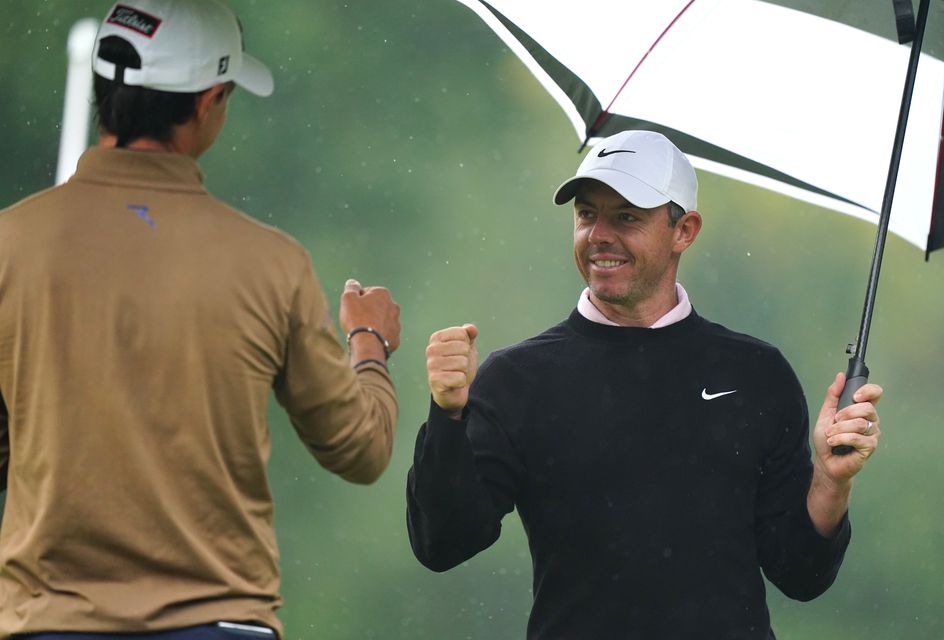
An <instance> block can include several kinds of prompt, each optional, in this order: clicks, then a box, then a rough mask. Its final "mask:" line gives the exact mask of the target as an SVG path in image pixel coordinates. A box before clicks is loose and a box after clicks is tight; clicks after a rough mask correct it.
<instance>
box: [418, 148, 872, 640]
mask: <svg viewBox="0 0 944 640" xmlns="http://www.w3.org/2000/svg"><path fill="white" fill-rule="evenodd" d="M696 194H697V181H696V178H695V172H694V170H693V169H692V167H691V164H690V163H689V162H688V160H687V158H685V156H684V155H683V154H682V153H681V152H680V151H679V150H678V149H677V148H676V147H675V146H674V145H673V144H672V143H671V142H670V141H669V140H668V139H666V138H665V137H664V136H662V135H661V134H657V133H651V132H646V131H624V132H622V133H619V134H616V135H614V136H611V137H610V138H607V139H606V140H604V141H602V142H601V143H600V144H598V145H597V146H596V147H595V148H594V149H593V150H591V152H590V153H589V155H588V156H587V158H586V159H585V160H584V161H583V163H582V164H581V165H580V168H579V169H578V171H577V175H576V176H574V177H573V178H572V179H570V180H568V181H567V182H565V183H564V184H563V185H561V187H560V188H559V189H558V190H557V192H556V194H555V197H554V199H555V202H556V203H557V204H565V203H567V202H570V201H571V200H573V201H574V212H575V218H574V257H575V259H576V263H577V268H578V269H579V270H580V273H581V274H582V275H583V277H584V279H585V280H586V282H587V288H586V289H585V290H584V292H583V293H582V294H581V296H580V299H579V302H578V304H577V308H576V309H575V310H574V311H573V312H572V313H571V314H570V317H568V318H567V319H565V320H564V321H563V322H561V323H560V324H558V325H557V326H554V327H552V328H550V329H548V330H547V331H545V332H544V333H542V334H540V335H538V336H536V337H534V338H531V339H529V340H525V341H524V342H522V343H520V344H517V345H514V346H511V347H508V348H506V349H502V350H500V351H497V352H495V353H493V354H492V355H491V356H490V357H489V358H488V359H487V360H486V361H485V363H483V365H482V367H481V370H479V371H478V372H477V354H476V350H475V338H476V335H477V329H476V328H475V326H474V325H470V324H467V325H463V326H461V327H451V328H448V329H444V330H442V331H437V332H436V333H434V334H433V335H432V336H431V338H430V344H429V346H428V348H427V366H428V372H429V383H430V388H431V390H432V399H433V402H432V403H431V407H430V412H429V418H428V421H427V423H426V424H425V425H423V427H422V428H421V429H420V433H419V436H418V438H417V443H416V452H415V459H414V464H413V468H412V469H411V470H410V472H409V477H408V489H407V504H408V514H407V516H408V525H409V532H410V540H411V543H412V546H413V551H414V553H415V554H416V556H417V558H418V559H419V560H420V562H422V563H423V564H424V565H425V566H427V567H429V568H430V569H432V570H434V571H445V570H447V569H450V568H452V567H454V566H456V565H457V564H459V563H461V562H463V561H465V560H467V559H468V558H470V557H472V556H473V555H475V554H476V553H478V552H479V551H481V550H483V549H485V548H486V547H488V546H489V545H491V544H492V543H493V542H495V540H496V539H497V538H498V536H499V533H500V530H501V519H502V517H503V516H504V515H505V514H506V513H508V512H510V511H511V510H512V509H514V508H517V509H518V512H519V514H520V516H521V520H522V522H523V523H524V527H525V530H526V532H527V535H528V543H529V546H530V549H531V555H532V559H533V565H534V605H533V608H532V611H531V616H530V619H529V623H528V638H529V639H533V640H537V639H540V640H550V639H555V640H556V639H588V638H592V639H596V638H600V639H613V638H633V639H635V638H640V639H643V638H645V639H658V640H662V639H671V638H713V639H716V638H730V639H754V638H756V639H769V638H773V637H774V635H773V631H772V630H771V627H770V617H769V614H768V611H767V605H766V599H765V590H764V582H763V579H762V577H761V572H763V574H764V575H766V576H767V578H768V579H769V580H770V581H771V582H773V583H774V584H775V585H776V586H777V587H778V588H779V589H781V590H782V591H783V592H784V593H785V594H786V595H788V596H790V597H792V598H796V599H799V600H809V599H812V598H815V597H817V596H818V595H820V594H821V593H823V591H825V590H826V589H827V588H828V587H829V586H830V584H832V582H833V580H834V579H835V577H836V574H837V572H838V570H839V566H840V564H841V563H842V558H843V554H844V552H845V549H846V546H847V545H848V543H849V536H850V525H849V521H848V518H847V509H848V503H849V495H850V491H851V487H852V478H853V476H854V475H855V474H856V473H858V471H859V470H861V469H862V467H863V465H864V463H865V461H866V460H867V459H868V458H869V457H870V456H871V455H872V453H873V452H874V451H875V449H876V447H877V444H878V438H879V428H878V421H879V419H878V415H877V414H876V412H875V403H876V402H877V401H878V400H879V398H880V397H881V394H882V389H881V388H880V387H879V386H877V385H874V384H867V385H865V386H863V387H862V388H861V389H859V391H858V392H857V393H856V395H855V401H856V404H853V405H852V406H849V407H847V408H845V409H842V410H841V411H837V406H838V400H839V394H840V392H841V390H842V387H843V384H844V378H843V374H841V373H840V374H838V375H837V376H836V379H835V381H834V382H833V384H832V385H830V386H829V388H828V389H827V391H826V398H825V400H824V402H823V406H822V410H821V411H820V414H819V417H818V419H817V422H816V425H815V428H814V431H813V443H814V446H815V455H813V456H812V460H811V451H810V446H809V443H808V438H809V422H808V415H807V409H806V400H805V398H804V396H803V391H802V389H801V388H800V384H799V382H798V381H797V378H796V376H795V375H794V373H793V371H792V369H791V368H790V365H789V364H788V363H787V361H786V360H785V359H784V357H783V356H782V355H781V354H780V352H779V351H778V350H777V349H776V348H774V347H772V346H771V345H769V344H767V343H765V342H762V341H761V340H758V339H756V338H752V337H750V336H746V335H743V334H738V333H735V332H733V331H730V330H728V329H726V328H724V327H722V326H720V325H718V324H715V323H713V322H710V321H708V320H706V319H704V318H702V317H700V316H699V315H697V314H696V313H695V311H694V310H693V309H692V306H691V303H690V302H689V300H688V296H687V294H686V292H685V290H684V289H683V288H682V286H681V285H680V284H678V283H677V282H676V273H677V270H678V263H679V258H680V256H681V255H682V253H683V252H684V251H685V250H686V249H687V248H688V247H690V246H691V245H692V243H693V242H694V241H695V238H696V237H697V235H698V232H699V230H700V229H701V224H702V219H701V216H700V215H699V214H698V213H697V211H696ZM473 378H474V383H473ZM840 444H845V445H849V446H851V447H853V452H852V453H851V454H849V455H845V456H840V455H833V453H832V447H834V446H836V445H840Z"/></svg>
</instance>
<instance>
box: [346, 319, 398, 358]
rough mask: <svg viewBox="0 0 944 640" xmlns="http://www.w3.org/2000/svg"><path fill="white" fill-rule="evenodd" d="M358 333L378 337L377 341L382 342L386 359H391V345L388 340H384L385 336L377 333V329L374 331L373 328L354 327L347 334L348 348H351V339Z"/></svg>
mask: <svg viewBox="0 0 944 640" xmlns="http://www.w3.org/2000/svg"><path fill="white" fill-rule="evenodd" d="M358 333H372V334H374V335H375V336H377V339H378V340H380V344H382V345H383V348H384V358H386V359H387V360H389V359H390V343H389V342H387V339H386V338H384V337H383V335H381V333H380V332H379V331H377V330H376V329H374V328H373V327H354V328H353V329H351V330H350V331H348V332H347V346H348V348H350V347H351V338H353V337H354V336H356V335H357V334H358Z"/></svg>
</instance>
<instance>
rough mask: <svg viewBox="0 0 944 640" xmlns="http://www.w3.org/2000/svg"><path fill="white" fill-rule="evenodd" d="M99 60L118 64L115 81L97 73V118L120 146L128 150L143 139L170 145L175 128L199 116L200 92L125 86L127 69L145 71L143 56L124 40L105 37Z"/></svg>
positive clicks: (99, 51)
mask: <svg viewBox="0 0 944 640" xmlns="http://www.w3.org/2000/svg"><path fill="white" fill-rule="evenodd" d="M98 57H100V58H102V59H103V60H107V61H108V62H111V63H113V64H114V65H115V79H114V80H108V79H107V78H103V77H102V76H100V75H98V74H95V81H94V89H95V115H96V119H97V120H98V125H99V126H100V127H101V128H102V129H104V130H105V131H106V132H108V133H110V134H112V135H114V136H116V137H117V138H118V142H117V146H119V147H124V146H126V145H127V144H128V143H129V142H133V141H134V140H138V139H140V138H151V139H153V140H158V141H159V142H168V141H169V140H170V138H171V134H172V133H173V129H174V126H176V125H179V124H183V123H185V122H187V121H188V120H190V119H191V118H192V117H194V115H195V114H196V98H197V95H198V94H197V93H172V92H169V91H157V90H156V89H147V88H145V87H132V86H128V85H126V84H124V70H125V68H128V69H140V68H141V56H139V55H138V52H137V51H135V49H134V46H132V44H131V43H130V42H128V41H127V40H125V39H124V38H120V37H118V36H108V37H107V38H102V40H101V42H100V43H99V45H98Z"/></svg>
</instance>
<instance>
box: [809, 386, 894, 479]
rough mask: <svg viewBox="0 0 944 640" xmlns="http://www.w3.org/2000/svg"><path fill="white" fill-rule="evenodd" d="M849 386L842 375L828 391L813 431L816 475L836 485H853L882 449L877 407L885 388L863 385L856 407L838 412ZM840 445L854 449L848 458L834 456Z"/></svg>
mask: <svg viewBox="0 0 944 640" xmlns="http://www.w3.org/2000/svg"><path fill="white" fill-rule="evenodd" d="M845 382H846V376H845V374H843V373H839V374H838V375H836V379H835V380H834V381H833V383H832V384H831V385H830V386H829V388H828V389H827V390H826V398H825V399H824V400H823V407H822V409H820V412H819V418H818V419H817V421H816V427H815V428H814V431H813V445H814V447H815V448H816V458H815V460H814V465H815V467H816V471H817V472H819V473H821V474H824V475H825V476H826V478H828V479H829V480H831V481H832V482H834V483H836V484H844V483H846V482H848V481H850V480H851V479H852V477H853V476H854V475H855V474H857V473H858V472H859V471H860V470H861V469H862V467H863V466H864V465H865V461H866V460H868V459H869V458H870V457H871V456H872V454H873V453H875V450H876V449H877V448H878V440H879V437H880V436H881V429H880V428H879V418H878V413H876V411H875V405H876V404H878V401H879V400H880V399H881V397H882V393H883V390H882V387H880V386H879V385H877V384H865V385H863V386H862V387H861V388H860V389H858V390H857V391H856V392H855V395H853V400H854V401H855V404H853V405H850V406H848V407H846V408H845V409H842V410H837V407H838V406H839V395H840V394H841V393H842V388H843V386H844V385H845ZM839 445H847V446H850V447H852V451H850V452H849V453H847V454H846V455H835V454H833V447H836V446H839Z"/></svg>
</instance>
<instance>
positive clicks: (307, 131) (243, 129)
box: [0, 0, 944, 640]
mask: <svg viewBox="0 0 944 640" xmlns="http://www.w3.org/2000/svg"><path fill="white" fill-rule="evenodd" d="M108 4H109V3H108V2H89V1H86V0H57V1H48V2H34V1H32V0H29V1H27V0H0V7H2V14H0V92H2V98H0V135H2V140H3V154H2V156H0V207H4V206H7V205H9V204H12V203H13V202H15V201H17V200H19V199H20V198H21V197H23V196H25V195H27V194H29V193H31V192H33V191H36V190H39V189H42V188H45V187H47V186H50V185H51V184H52V182H53V176H54V175H55V165H56V158H57V149H58V142H59V124H60V119H61V116H62V101H63V87H64V86H65V73H66V53H65V43H66V39H67V35H68V31H69V28H70V27H71V25H72V24H73V23H74V22H75V21H76V20H78V19H79V18H82V17H89V16H91V17H95V18H100V17H101V16H102V15H103V14H104V13H105V11H106V10H107V8H108ZM231 5H232V6H233V7H234V8H235V9H236V11H237V13H238V14H239V15H240V18H241V20H242V22H243V25H244V26H245V31H246V41H247V49H248V50H249V51H251V52H252V53H253V54H254V55H256V56H257V57H259V58H261V59H262V60H264V61H266V62H267V63H268V64H269V65H270V66H271V67H272V69H273V72H274V75H275V81H276V92H275V94H274V95H273V96H272V97H270V98H267V99H260V98H256V97H253V96H251V95H249V94H248V93H245V92H238V93H237V94H236V95H235V97H234V99H233V100H232V101H231V104H230V119H229V122H228V124H227V126H226V128H225V129H224V131H223V134H222V136H221V138H220V139H219V141H218V142H217V144H216V146H215V147H214V148H213V149H212V150H210V152H208V153H207V154H206V155H205V156H204V157H203V158H202V159H201V165H202V167H203V168H204V171H205V173H206V176H207V180H206V181H207V185H208V187H209V188H210V190H211V191H212V192H213V193H214V194H216V195H217V196H218V197H220V198H222V199H223V200H225V201H227V202H229V203H231V204H233V205H235V206H237V207H240V208H241V209H243V210H244V211H246V212H247V213H249V214H250V215H252V216H254V217H256V218H258V219H259V220H262V221H264V222H267V223H270V224H273V225H275V226H278V227H280V228H281V229H284V230H285V231H287V232H288V233H291V234H292V235H294V236H296V237H297V238H299V239H300V240H301V242H302V243H303V244H304V245H305V246H306V247H307V248H308V249H309V250H310V252H311V254H312V259H313V261H314V264H315V267H316V269H317V271H318V273H319V275H320V277H321V279H322V282H323V284H324V287H325V289H326V290H327V292H328V296H329V298H330V299H331V300H337V298H338V296H339V295H340V291H341V287H342V284H343V282H344V279H345V278H347V277H350V276H353V277H356V278H358V279H360V280H361V282H363V283H364V284H383V285H385V286H388V287H389V288H390V289H391V291H392V292H393V294H394V296H395V298H396V299H397V301H398V302H399V303H400V305H401V308H402V316H401V318H402V323H403V340H402V345H401V347H400V350H399V351H398V352H397V354H396V356H395V357H394V359H393V362H392V367H391V369H392V373H393V376H394V379H395V381H396V384H397V387H398V390H399V392H400V394H401V411H400V425H399V432H398V435H397V440H396V446H395V450H394V457H393V462H392V463H391V465H390V468H389V470H388V471H387V473H386V474H385V475H384V476H383V478H382V479H381V480H380V481H379V482H378V483H377V484H375V485H373V486H370V487H366V488H365V487H357V486H352V485H347V484H345V483H344V482H343V481H340V480H339V479H337V478H335V477H333V476H331V475H330V474H328V473H327V472H326V471H324V470H323V469H321V468H320V467H318V465H317V464H316V463H315V462H314V461H313V460H312V459H310V458H309V456H308V455H307V454H306V453H305V451H304V449H303V447H302V446H301V444H300V443H298V442H297V441H296V439H295V436H294V433H293V431H292V429H291V427H290V426H289V424H288V422H287V420H286V419H285V417H284V415H283V413H282V412H281V410H280V409H279V408H278V406H277V405H276V404H275V403H274V402H273V403H272V408H271V411H270V418H271V430H272V437H273V444H274V446H273V456H272V462H271V474H270V476H271V481H272V485H273V490H274V493H275V496H276V518H277V528H278V533H279V540H280V544H281V552H282V566H283V588H282V591H283V594H284V597H285V606H284V608H283V609H282V612H281V617H282V619H283V620H284V622H285V625H286V637H287V639H289V640H309V639H312V640H322V639H332V640H333V639H338V640H340V639H348V638H350V639H354V638H437V639H438V638H444V639H453V638H469V639H477V640H478V639H481V640H485V639H496V638H498V639H504V638H509V639H511V638H522V637H523V636H524V629H525V624H526V620H527V613H528V609H529V606H530V598H531V589H530V587H531V571H530V558H529V555H528V551H527V545H526V540H525V537H524V534H523V533H522V531H521V527H520V524H519V523H518V521H517V517H516V516H515V515H514V514H513V515H511V516H509V517H508V518H506V521H505V532H504V534H503V535H502V537H501V539H500V540H499V541H498V542H497V543H496V544H495V545H494V546H493V547H492V548H491V549H489V550H488V551H487V552H485V553H482V554H481V555H480V556H478V557H476V558H474V559H472V560H471V561H469V562H468V563H465V564H464V565H462V566H461V567H458V568H456V569H454V570H452V571H451V572H449V573H446V574H442V575H439V574H434V573H431V572H429V571H427V570H426V569H424V568H423V567H421V566H420V565H419V564H418V563H417V562H416V561H415V560H414V558H413V556H412V553H411V551H410V548H409V542H408V540H407V536H406V527H405V517H404V510H405V498H404V486H405V476H406V472H407V469H408V468H409V466H410V463H411V458H412V449H413V442H414V439H415V436H416V432H417V429H418V428H419V425H420V423H421V422H422V421H423V420H424V415H425V412H426V408H427V404H428V392H427V389H426V385H425V369H424V364H425V356H424V348H425V344H426V340H427V338H428V336H429V334H430V333H431V332H433V331H435V330H436V329H438V328H441V327H443V326H447V325H452V324H458V323H462V322H475V323H477V324H478V326H479V329H480V341H479V348H480V351H481V352H482V353H483V354H485V353H488V352H489V351H491V350H493V349H495V348H498V347H501V346H504V345H506V344H509V343H511V342H514V341H517V340H519V339H522V338H524V337H527V336H529V335H533V334H535V333H537V332H539V331H541V330H542V329H544V328H545V327H547V326H549V325H551V324H553V323H556V322H557V321H558V320H559V319H561V318H562V317H564V316H565V315H566V314H567V313H569V311H570V310H571V309H572V307H573V305H574V304H575V301H576V297H577V294H578V292H579V290H580V288H581V286H582V283H581V281H580V280H579V277H578V276H577V274H576V271H575V269H574V267H573V263H572V258H571V242H572V240H571V224H572V222H571V213H570V211H569V210H568V209H566V208H558V207H555V206H554V205H552V204H551V194H552V192H553V190H554V188H555V187H556V186H557V185H558V183H559V182H561V181H562V180H563V179H564V178H567V177H569V176H570V175H571V174H572V172H573V170H574V169H575V167H576V165H577V163H578V162H579V160H580V158H581V156H578V155H577V153H576V150H577V146H578V142H577V140H576V137H575V135H574V132H573V130H572V129H571V126H570V124H569V122H568V121H567V120H566V118H565V117H564V114H563V113H562V112H561V111H560V109H559V108H558V107H557V105H556V104H554V103H553V102H552V100H551V99H550V98H549V97H548V96H547V95H546V94H545V93H544V91H543V89H541V88H540V86H539V85H538V84H537V82H536V81H535V80H534V79H533V78H532V77H531V75H530V74H529V73H528V72H527V71H526V70H525V68H524V67H523V66H522V65H521V64H520V63H519V62H518V61H517V59H516V58H514V57H513V56H512V55H511V54H510V53H509V52H508V51H507V50H506V49H505V48H503V46H502V45H501V43H500V42H499V41H498V39H497V38H496V37H495V36H494V35H493V34H492V33H491V32H490V31H488V30H487V29H486V27H485V26H484V25H483V24H482V23H481V21H480V20H479V19H478V18H477V17H475V16H474V15H473V14H472V13H471V12H470V11H468V9H466V8H465V7H463V6H461V5H460V4H458V3H457V2H452V1H451V0H404V1H401V2H391V3H383V2H363V1H362V2H357V1H356V0H350V1H348V2H340V1H333V0H319V1H318V2H314V3H308V2H295V1H292V2H279V3H275V2H263V1H261V0H231ZM693 108H697V107H693ZM876 126H888V127H893V126H894V123H884V124H882V123H876ZM699 178H700V181H701V190H700V199H699V200H700V201H699V205H700V206H699V209H700V210H701V212H702V214H703V216H704V219H705V227H704V230H703V232H702V234H701V236H700V237H699V239H698V242H697V244H696V245H695V246H694V247H693V249H692V250H691V251H689V252H688V253H687V254H686V257H685V259H684V260H683V264H682V271H681V280H682V282H683V283H684V284H685V286H686V288H687V289H688V291H689V293H690V294H691V297H692V300H693V303H694V304H695V307H696V308H697V309H698V311H699V312H700V313H701V314H702V315H705V316H707V317H709V318H711V319H713V320H716V321H719V322H721V323H723V324H726V325H727V326H729V327H731V328H733V329H736V330H739V331H744V332H747V333H751V334H754V335H756V336H758V337H760V338H763V339H766V340H768V341H770V342H773V343H775V344H777V345H778V346H779V347H780V348H781V349H782V350H783V352H784V353H785V354H786V356H787V357H788V358H789V359H790V361H791V362H792V364H793V366H794V368H795V369H796V371H797V374H798V375H799V377H800V380H801V381H802V383H803V385H804V388H805V389H806V390H807V393H808V400H809V403H810V405H811V410H812V411H814V412H815V411H816V410H818V406H819V403H820V400H821V397H822V394H823V392H824V390H825V387H826V385H827V384H828V383H829V382H830V381H831V379H832V377H833V375H834V374H835V372H836V371H839V370H844V369H845V364H846V358H847V356H846V355H845V353H844V348H845V345H846V343H847V342H850V341H851V340H852V339H853V338H854V337H855V333H856V330H857V329H858V323H859V318H860V314H861V305H862V298H863V295H864V291H865V281H866V275H867V271H868V265H869V259H870V257H871V251H872V244H873V238H874V227H873V226H870V225H868V224H866V223H863V222H861V221H858V220H854V219H852V218H849V217H846V216H843V215H842V214H838V213H834V212H828V211H825V210H822V209H818V208H816V207H814V206H812V205H807V204H803V203H800V202H797V201H794V200H791V199H788V198H786V197H782V196H778V195H774V194H772V193H769V192H766V191H764V190H761V189H758V188H753V187H749V186H744V185H741V184H738V183H735V182H732V181H731V180H728V179H724V178H720V177H717V176H714V175H712V174H708V173H704V172H702V173H700V174H699ZM942 283H944V255H934V256H932V259H931V261H930V263H928V264H925V263H924V262H923V255H922V253H921V252H920V251H919V250H918V249H916V248H914V247H912V246H910V245H907V244H906V243H905V242H904V241H902V240H900V239H899V238H897V237H890V239H889V243H888V246H887V250H886V260H885V266H884V269H883V274H882V284H881V287H880V288H879V296H878V303H877V309H876V313H875V318H874V322H873V326H872V334H871V341H870V348H869V353H868V363H869V366H870V367H871V369H872V372H873V373H872V378H873V380H874V381H876V382H879V383H881V384H883V385H884V386H885V388H886V397H885V400H884V401H883V404H882V407H881V415H882V427H883V438H882V444H881V450H880V451H879V452H878V455H877V456H875V458H874V459H873V460H872V461H871V462H870V464H869V466H868V468H867V469H866V470H865V472H864V473H863V474H862V475H861V476H860V477H859V478H857V479H856V488H855V492H854V497H853V508H852V520H853V541H852V544H851V546H850V548H849V551H848V554H847V556H846V562H845V566H844V567H843V570H842V572H841V574H840V576H839V578H838V580H837V582H836V584H835V585H834V586H833V588H832V589H831V590H830V591H829V592H827V593H826V594H825V595H823V596H822V597H820V598H819V599H817V600H816V601H814V602H812V603H806V604H801V603H795V602H791V601H789V600H787V599H785V598H783V597H782V596H780V594H779V593H777V592H776V591H775V590H774V591H772V592H771V594H770V598H769V600H770V605H771V614H772V617H773V623H774V628H775V630H776V632H777V635H778V638H781V639H782V640H790V639H807V638H858V639H860V640H866V639H883V640H884V639H888V638H914V639H920V638H942V637H944V613H942V607H941V602H942V601H944V580H942V577H941V576H942V573H944V554H942V552H941V549H942V548H944V509H942V506H944V505H942V499H941V491H942V487H944V468H942V465H941V463H940V455H941V451H942V446H941V443H942V438H941V436H940V434H939V432H938V429H940V428H941V426H942V425H941V415H942V406H944V399H942V393H941V388H942V380H944V363H942V357H941V352H942V347H944V340H942V325H944V322H942V320H944V301H942V300H941V298H940V295H939V292H940V291H941V285H942ZM168 400H172V399H168Z"/></svg>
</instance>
